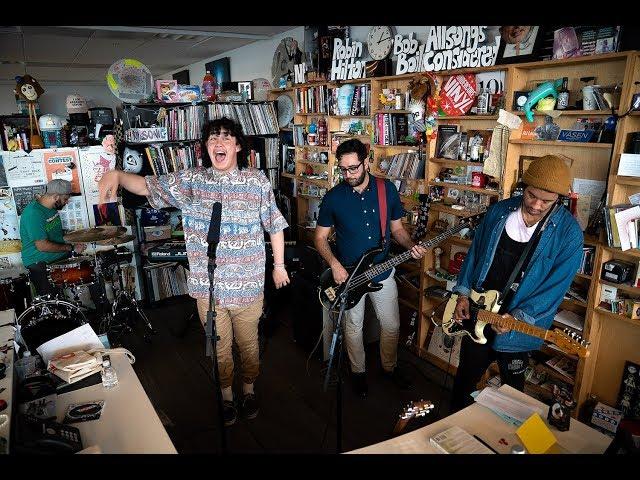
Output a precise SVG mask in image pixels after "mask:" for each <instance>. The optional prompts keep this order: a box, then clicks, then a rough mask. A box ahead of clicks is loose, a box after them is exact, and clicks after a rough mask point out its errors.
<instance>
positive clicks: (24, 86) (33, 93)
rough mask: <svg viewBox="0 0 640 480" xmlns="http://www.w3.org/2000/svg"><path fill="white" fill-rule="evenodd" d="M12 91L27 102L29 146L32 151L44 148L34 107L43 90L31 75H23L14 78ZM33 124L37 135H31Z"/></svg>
mask: <svg viewBox="0 0 640 480" xmlns="http://www.w3.org/2000/svg"><path fill="white" fill-rule="evenodd" d="M13 91H14V93H15V94H16V95H18V97H20V98H21V99H22V100H25V101H26V102H27V106H28V108H29V131H30V132H31V137H30V138H29V145H31V148H32V149H36V148H44V142H43V141H42V136H41V133H40V126H39V125H38V116H37V115H36V105H35V104H36V101H37V100H38V98H39V97H40V95H42V94H43V93H44V88H42V87H41V86H40V84H39V83H38V81H37V80H36V79H35V78H33V77H32V76H31V75H23V76H17V77H16V87H15V88H14V90H13ZM34 124H35V128H36V131H37V132H38V133H37V134H35V133H33V125H34Z"/></svg>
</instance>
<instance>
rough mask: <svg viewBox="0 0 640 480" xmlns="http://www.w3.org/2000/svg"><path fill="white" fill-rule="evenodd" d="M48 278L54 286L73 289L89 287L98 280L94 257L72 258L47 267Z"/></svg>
mask: <svg viewBox="0 0 640 480" xmlns="http://www.w3.org/2000/svg"><path fill="white" fill-rule="evenodd" d="M47 276H48V277H49V281H50V282H51V284H52V285H55V286H58V287H63V288H64V287H73V286H76V285H87V284H90V283H93V282H94V281H95V279H96V275H95V263H94V260H93V258H92V257H72V258H67V259H65V260H60V261H59V262H55V263H50V264H49V265H47Z"/></svg>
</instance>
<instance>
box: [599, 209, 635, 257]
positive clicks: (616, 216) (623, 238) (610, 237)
mask: <svg viewBox="0 0 640 480" xmlns="http://www.w3.org/2000/svg"><path fill="white" fill-rule="evenodd" d="M604 221H605V229H606V231H607V243H608V245H609V246H610V247H614V248H620V249H622V250H623V251H624V250H629V249H631V248H638V237H639V236H640V206H638V205H631V204H621V205H610V206H607V208H606V209H605V212H604Z"/></svg>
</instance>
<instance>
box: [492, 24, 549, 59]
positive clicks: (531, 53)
mask: <svg viewBox="0 0 640 480" xmlns="http://www.w3.org/2000/svg"><path fill="white" fill-rule="evenodd" d="M499 31H500V46H499V47H498V58H497V59H496V65H500V64H505V63H520V62H531V61H534V60H537V55H538V50H539V48H540V44H541V42H542V27H541V26H538V25H529V26H501V27H500V29H499Z"/></svg>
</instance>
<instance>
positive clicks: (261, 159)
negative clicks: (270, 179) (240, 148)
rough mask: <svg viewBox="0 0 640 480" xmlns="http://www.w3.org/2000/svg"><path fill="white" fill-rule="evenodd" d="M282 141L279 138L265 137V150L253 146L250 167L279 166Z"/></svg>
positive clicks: (269, 167) (249, 157) (271, 167)
mask: <svg viewBox="0 0 640 480" xmlns="http://www.w3.org/2000/svg"><path fill="white" fill-rule="evenodd" d="M279 145H280V141H279V140H278V139H277V138H265V139H264V152H262V153H261V151H260V150H256V149H254V148H252V149H251V150H250V151H249V155H248V160H249V167H252V168H260V169H263V170H266V169H277V168H278V163H279V161H278V149H279Z"/></svg>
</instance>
